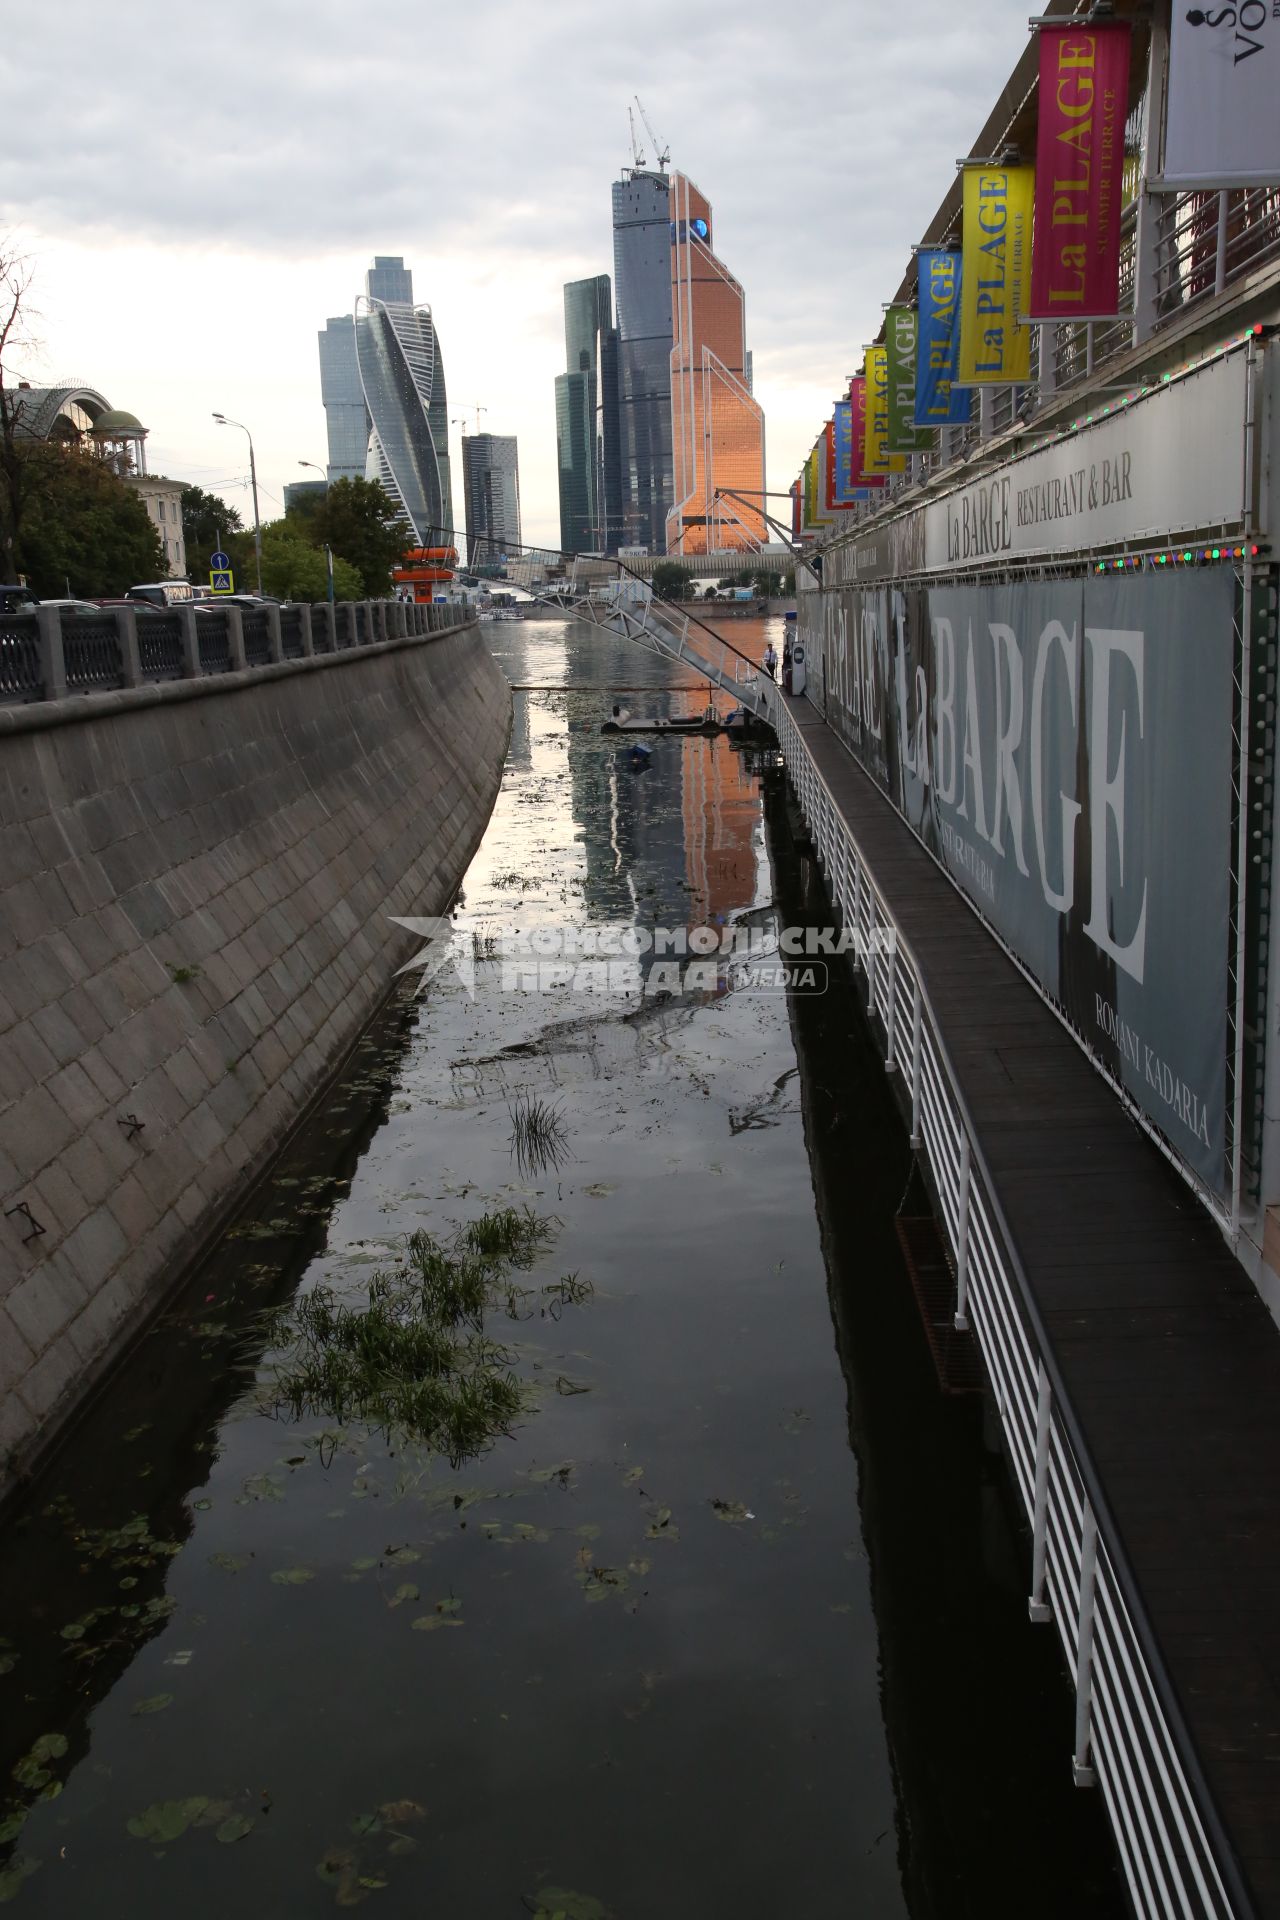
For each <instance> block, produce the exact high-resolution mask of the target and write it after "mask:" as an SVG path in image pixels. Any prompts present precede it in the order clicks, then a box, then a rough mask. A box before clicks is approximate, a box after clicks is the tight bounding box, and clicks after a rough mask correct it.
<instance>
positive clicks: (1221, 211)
mask: <svg viewBox="0 0 1280 1920" xmlns="http://www.w3.org/2000/svg"><path fill="white" fill-rule="evenodd" d="M1227 204H1228V193H1227V189H1226V188H1225V187H1223V189H1222V191H1221V192H1220V193H1219V195H1218V244H1217V248H1216V250H1215V252H1214V261H1213V290H1214V292H1215V293H1221V292H1222V289H1223V288H1224V287H1225V286H1226V284H1227Z"/></svg>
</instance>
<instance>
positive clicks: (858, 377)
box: [849, 373, 886, 491]
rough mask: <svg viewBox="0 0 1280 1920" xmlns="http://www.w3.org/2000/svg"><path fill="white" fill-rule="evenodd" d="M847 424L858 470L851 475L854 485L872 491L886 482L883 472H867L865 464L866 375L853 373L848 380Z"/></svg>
mask: <svg viewBox="0 0 1280 1920" xmlns="http://www.w3.org/2000/svg"><path fill="white" fill-rule="evenodd" d="M849 424H850V429H851V433H852V439H853V459H854V464H855V466H856V467H858V468H859V471H858V472H856V473H855V474H854V475H853V483H854V486H855V487H857V488H859V489H861V490H864V491H865V490H868V489H870V490H872V491H874V489H875V488H877V487H883V486H884V485H885V484H886V476H885V475H884V474H883V473H868V471H867V465H866V442H867V381H866V375H865V374H861V373H855V374H854V376H853V378H852V380H851V381H850V382H849Z"/></svg>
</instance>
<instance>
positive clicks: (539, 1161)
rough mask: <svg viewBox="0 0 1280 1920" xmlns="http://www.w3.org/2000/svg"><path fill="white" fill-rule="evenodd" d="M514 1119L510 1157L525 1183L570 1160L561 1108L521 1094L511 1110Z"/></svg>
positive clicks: (509, 1108)
mask: <svg viewBox="0 0 1280 1920" xmlns="http://www.w3.org/2000/svg"><path fill="white" fill-rule="evenodd" d="M507 1111H508V1113H509V1114H510V1116H511V1157H512V1158H513V1160H514V1161H515V1163H516V1165H517V1167H518V1168H519V1169H520V1172H521V1174H522V1175H523V1176H524V1178H525V1179H526V1180H528V1179H530V1178H532V1176H533V1175H535V1174H539V1173H546V1172H547V1170H548V1169H550V1170H551V1171H553V1172H554V1171H555V1169H556V1168H558V1167H559V1166H561V1165H562V1164H563V1162H564V1161H565V1160H567V1159H568V1157H569V1140H568V1136H567V1134H566V1133H565V1128H564V1119H563V1117H562V1115H561V1113H560V1109H559V1108H558V1107H553V1106H552V1105H551V1104H550V1102H549V1101H546V1100H531V1099H530V1098H529V1097H528V1096H527V1095H525V1094H520V1095H518V1096H517V1098H516V1102H515V1105H514V1106H512V1107H508V1109H507Z"/></svg>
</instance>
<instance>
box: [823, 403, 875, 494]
mask: <svg viewBox="0 0 1280 1920" xmlns="http://www.w3.org/2000/svg"><path fill="white" fill-rule="evenodd" d="M831 431H832V441H833V452H834V462H833V467H834V471H833V479H832V486H831V489H830V494H829V498H830V501H831V505H832V506H833V507H840V508H843V507H856V506H857V505H858V504H859V502H860V501H863V500H868V499H870V498H871V494H870V490H869V489H868V488H866V487H859V486H855V485H854V464H853V408H852V406H851V404H850V402H849V401H848V400H837V401H836V404H835V411H834V412H833V414H832V416H831ZM859 470H860V463H859Z"/></svg>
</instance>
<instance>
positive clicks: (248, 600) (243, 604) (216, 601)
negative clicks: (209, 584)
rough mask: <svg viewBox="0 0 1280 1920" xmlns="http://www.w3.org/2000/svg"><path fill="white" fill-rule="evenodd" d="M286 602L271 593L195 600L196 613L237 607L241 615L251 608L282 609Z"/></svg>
mask: <svg viewBox="0 0 1280 1920" xmlns="http://www.w3.org/2000/svg"><path fill="white" fill-rule="evenodd" d="M287 604H288V602H287V601H284V600H277V599H276V597H275V595H274V594H271V593H215V594H213V595H212V596H211V597H210V598H209V599H208V600H197V602H196V612H197V613H216V611H217V609H218V608H219V607H239V609H240V611H241V613H247V612H248V611H249V610H250V608H252V607H283V606H286V605H287Z"/></svg>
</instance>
